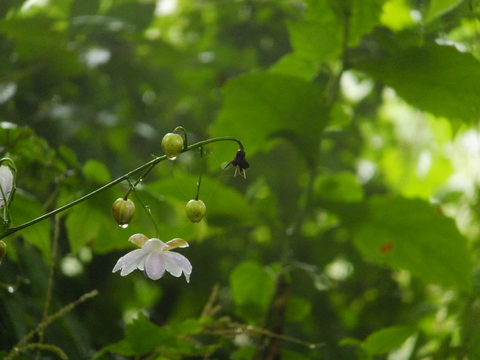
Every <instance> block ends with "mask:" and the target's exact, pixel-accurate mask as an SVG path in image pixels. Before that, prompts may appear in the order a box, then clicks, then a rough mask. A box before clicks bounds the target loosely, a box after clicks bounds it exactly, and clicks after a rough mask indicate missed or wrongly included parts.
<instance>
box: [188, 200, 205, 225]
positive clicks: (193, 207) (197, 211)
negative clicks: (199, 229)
mask: <svg viewBox="0 0 480 360" xmlns="http://www.w3.org/2000/svg"><path fill="white" fill-rule="evenodd" d="M206 211H207V208H206V207H205V203H204V202H203V201H202V200H190V201H189V202H188V203H187V205H186V206H185V212H186V213H187V216H188V218H189V219H190V221H191V222H193V223H198V222H199V221H200V220H202V219H203V217H204V216H205V212H206Z"/></svg>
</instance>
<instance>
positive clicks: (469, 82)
mask: <svg viewBox="0 0 480 360" xmlns="http://www.w3.org/2000/svg"><path fill="white" fill-rule="evenodd" d="M355 68H356V69H358V70H361V71H364V72H366V73H367V74H369V75H370V76H372V77H373V78H375V79H377V80H380V81H383V82H384V83H385V84H386V85H388V86H391V87H392V88H393V89H395V91H396V92H397V94H398V95H399V96H401V97H402V98H404V99H405V100H406V101H408V102H409V103H410V104H412V105H413V106H416V107H418V108H420V109H421V110H424V111H428V112H431V113H432V114H434V115H437V116H445V117H447V118H450V119H462V120H466V121H474V120H476V119H478V117H479V116H480V62H478V60H476V59H475V58H474V57H473V56H472V55H470V54H467V53H461V52H459V51H458V50H456V49H455V48H454V47H449V46H440V45H428V46H425V47H422V48H407V49H401V50H397V51H393V52H391V53H387V54H385V55H383V56H381V57H380V58H378V59H368V60H366V61H363V62H361V63H359V64H357V65H355Z"/></svg>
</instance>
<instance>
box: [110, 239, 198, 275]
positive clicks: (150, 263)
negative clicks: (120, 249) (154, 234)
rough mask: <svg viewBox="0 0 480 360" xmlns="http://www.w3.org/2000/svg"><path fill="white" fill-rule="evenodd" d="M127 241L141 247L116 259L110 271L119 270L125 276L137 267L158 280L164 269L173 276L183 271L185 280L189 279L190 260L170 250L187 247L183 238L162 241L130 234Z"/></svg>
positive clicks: (190, 270)
mask: <svg viewBox="0 0 480 360" xmlns="http://www.w3.org/2000/svg"><path fill="white" fill-rule="evenodd" d="M129 241H131V242H133V243H135V244H137V245H138V246H140V247H141V249H136V250H133V251H130V252H129V253H128V254H126V255H124V256H122V257H121V258H120V259H118V261H117V264H116V265H115V267H114V268H113V270H112V272H116V271H118V270H121V272H120V275H122V276H126V275H128V274H130V273H131V272H132V271H134V270H135V269H139V270H142V271H143V272H144V274H145V276H148V277H149V278H150V279H152V280H158V279H160V278H161V277H162V276H163V275H164V274H165V270H166V271H168V272H169V273H170V274H172V275H173V276H175V277H179V276H181V275H182V273H183V274H184V275H185V279H187V282H189V281H190V274H191V273H192V265H191V264H190V261H188V259H187V258H186V257H185V256H183V255H181V254H178V253H175V252H171V251H170V250H172V249H174V248H177V247H181V248H183V247H187V246H188V243H187V242H186V241H185V240H183V239H173V240H170V241H168V242H167V243H164V242H163V241H162V240H160V239H155V238H153V239H148V238H147V237H146V236H145V235H142V234H136V235H133V236H131V237H130V239H129Z"/></svg>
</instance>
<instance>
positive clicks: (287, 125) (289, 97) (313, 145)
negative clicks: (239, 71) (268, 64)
mask: <svg viewBox="0 0 480 360" xmlns="http://www.w3.org/2000/svg"><path fill="white" fill-rule="evenodd" d="M327 119H328V116H327V111H326V108H325V106H324V105H323V103H322V92H321V90H320V88H319V87H317V86H316V85H314V84H312V83H310V82H308V81H305V80H302V79H300V78H297V77H291V76H286V75H281V74H275V73H264V72H256V73H251V74H247V75H243V76H239V77H237V78H235V79H233V80H231V81H229V82H228V83H227V85H226V86H225V104H224V106H223V109H222V111H221V113H220V115H219V117H218V119H217V123H216V126H215V128H214V134H215V135H218V136H224V135H232V134H233V135H234V136H236V137H238V138H240V139H242V141H243V142H244V144H245V147H246V151H247V153H252V152H255V151H258V150H262V149H265V148H266V144H267V142H268V138H269V137H273V136H282V137H286V138H288V139H289V140H291V141H292V142H293V143H295V145H296V146H298V148H300V149H301V151H302V152H303V153H304V155H305V156H307V157H308V156H312V154H313V155H316V153H317V147H318V141H319V139H320V135H321V133H322V130H323V129H324V128H325V126H326V125H327Z"/></svg>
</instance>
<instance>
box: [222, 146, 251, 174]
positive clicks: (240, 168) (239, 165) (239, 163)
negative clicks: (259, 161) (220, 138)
mask: <svg viewBox="0 0 480 360" xmlns="http://www.w3.org/2000/svg"><path fill="white" fill-rule="evenodd" d="M229 165H233V166H234V167H235V174H234V176H237V174H238V173H240V175H242V176H243V177H244V178H245V179H246V178H247V173H246V171H245V170H247V169H248V168H249V167H250V164H249V163H248V161H247V159H245V151H243V150H242V149H239V150H237V154H236V155H235V157H234V158H233V160H232V161H230V162H229V163H228V164H227V166H225V168H224V169H226V168H227V167H228V166H229Z"/></svg>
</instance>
